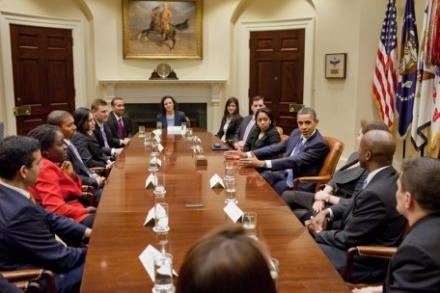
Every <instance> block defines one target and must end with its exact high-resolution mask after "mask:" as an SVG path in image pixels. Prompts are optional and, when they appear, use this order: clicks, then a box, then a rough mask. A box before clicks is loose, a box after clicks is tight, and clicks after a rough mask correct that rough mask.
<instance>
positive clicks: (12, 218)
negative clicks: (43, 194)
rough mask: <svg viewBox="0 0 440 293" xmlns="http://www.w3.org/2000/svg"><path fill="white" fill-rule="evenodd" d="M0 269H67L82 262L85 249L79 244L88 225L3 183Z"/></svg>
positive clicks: (1, 195) (0, 220) (61, 271)
mask: <svg viewBox="0 0 440 293" xmlns="http://www.w3.org/2000/svg"><path fill="white" fill-rule="evenodd" d="M0 202H1V205H0V251H1V253H0V270H17V269H29V268H45V269H48V270H51V271H53V272H55V273H63V272H67V271H69V270H70V269H73V268H75V267H77V266H79V265H81V264H82V263H83V262H84V260H85V257H86V249H85V248H75V247H65V246H64V245H63V244H61V243H60V242H58V241H56V240H55V235H54V234H55V233H56V234H57V235H58V236H59V237H60V238H61V239H62V240H63V241H64V242H66V244H68V245H78V244H79V243H80V242H81V240H82V238H83V236H84V233H85V231H86V227H85V226H83V225H81V224H78V223H75V222H73V221H72V220H70V219H68V218H65V217H60V216H57V215H55V214H53V213H51V212H49V211H47V210H45V209H44V208H43V207H41V206H40V205H36V204H33V203H32V202H31V201H30V200H29V199H27V198H26V197H24V196H23V195H22V194H20V193H18V192H17V191H15V190H12V189H10V188H8V187H6V186H4V185H2V184H0Z"/></svg>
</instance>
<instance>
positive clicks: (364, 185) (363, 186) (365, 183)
mask: <svg viewBox="0 0 440 293" xmlns="http://www.w3.org/2000/svg"><path fill="white" fill-rule="evenodd" d="M367 184H368V181H367V179H365V180H364V184H362V190H364V189H365V187H367Z"/></svg>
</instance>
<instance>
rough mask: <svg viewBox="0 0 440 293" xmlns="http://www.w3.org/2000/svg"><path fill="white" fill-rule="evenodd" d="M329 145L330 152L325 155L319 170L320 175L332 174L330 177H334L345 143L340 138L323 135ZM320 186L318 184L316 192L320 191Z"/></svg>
mask: <svg viewBox="0 0 440 293" xmlns="http://www.w3.org/2000/svg"><path fill="white" fill-rule="evenodd" d="M323 138H324V140H325V142H326V143H327V146H328V148H329V152H328V154H327V156H326V157H325V160H324V164H323V165H322V167H321V170H320V171H319V174H318V176H330V179H331V178H332V177H333V173H335V170H336V166H337V165H338V162H339V158H340V157H341V155H342V152H343V151H344V147H345V145H344V143H343V142H342V141H340V140H339V139H336V138H334V137H330V136H324V137H323ZM319 188H320V185H319V184H316V187H315V192H318V191H319Z"/></svg>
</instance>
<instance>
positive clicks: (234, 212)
mask: <svg viewBox="0 0 440 293" xmlns="http://www.w3.org/2000/svg"><path fill="white" fill-rule="evenodd" d="M223 210H224V211H225V213H226V214H227V215H228V216H229V218H231V220H232V221H234V223H236V222H237V221H238V219H240V218H241V216H243V211H242V210H240V208H239V207H238V206H237V205H236V204H235V203H234V202H230V203H228V205H227V206H226V207H225V208H224V209H223Z"/></svg>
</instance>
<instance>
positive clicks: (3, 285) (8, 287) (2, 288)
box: [0, 274, 23, 293]
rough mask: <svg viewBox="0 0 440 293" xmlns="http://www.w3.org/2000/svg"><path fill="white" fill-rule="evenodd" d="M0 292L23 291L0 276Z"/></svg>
mask: <svg viewBox="0 0 440 293" xmlns="http://www.w3.org/2000/svg"><path fill="white" fill-rule="evenodd" d="M0 292H2V293H23V290H20V289H18V287H17V286H15V285H14V284H11V283H9V282H8V280H6V279H5V277H3V275H2V274H0Z"/></svg>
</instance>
